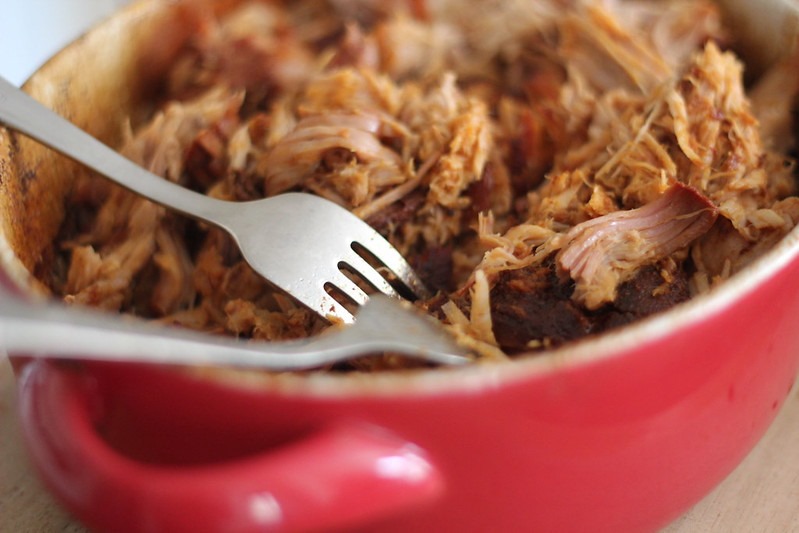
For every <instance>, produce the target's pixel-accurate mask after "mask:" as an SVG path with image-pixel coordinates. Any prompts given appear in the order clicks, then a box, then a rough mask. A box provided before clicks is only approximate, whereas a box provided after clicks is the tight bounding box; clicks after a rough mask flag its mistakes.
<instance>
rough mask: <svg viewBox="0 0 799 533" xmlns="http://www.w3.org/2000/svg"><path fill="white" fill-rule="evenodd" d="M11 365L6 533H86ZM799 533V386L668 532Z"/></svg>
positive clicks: (1, 438) (6, 369) (4, 373)
mask: <svg viewBox="0 0 799 533" xmlns="http://www.w3.org/2000/svg"><path fill="white" fill-rule="evenodd" d="M14 392H15V385H14V379H13V376H12V374H11V366H10V365H9V363H8V360H7V359H6V358H5V357H0V531H4V532H5V531H8V532H15V533H27V532H31V533H48V532H51V531H52V532H55V531H58V532H64V533H84V532H85V529H84V528H83V527H81V526H80V524H78V523H77V522H75V521H74V520H72V519H71V518H70V517H69V515H68V514H67V513H65V512H64V511H63V510H61V509H60V508H59V507H58V505H57V504H56V503H55V502H54V501H53V499H52V498H51V497H50V495H49V494H48V493H47V492H45V490H44V489H43V488H42V487H41V485H40V484H39V482H38V480H37V479H36V478H35V477H34V475H33V473H32V472H31V470H30V466H29V464H28V462H27V458H26V456H25V452H24V450H23V448H22V445H21V442H20V439H19V434H18V421H17V418H16V409H15V404H14ZM696 532H701V533H705V532H718V533H729V532H735V533H792V532H797V533H799V388H795V389H794V391H793V392H792V393H791V396H790V398H789V399H788V401H787V402H786V405H785V407H784V408H783V409H782V411H781V412H780V414H779V415H778V418H777V420H776V421H775V423H774V425H773V426H772V427H771V428H770V430H769V432H768V433H767V434H766V436H765V438H764V439H763V440H762V441H761V442H760V444H759V445H758V446H757V447H756V448H755V450H754V451H753V452H752V453H751V454H750V455H749V456H748V457H747V458H746V460H745V461H744V462H743V463H742V464H741V465H740V466H739V467H738V469H737V470H736V471H735V472H733V473H732V474H731V475H730V476H729V477H728V478H727V479H726V480H725V481H724V482H723V483H722V484H721V485H720V486H719V487H717V488H716V490H715V491H713V492H712V493H711V494H710V495H708V496H707V497H706V498H705V499H704V500H703V501H702V502H700V503H699V504H697V505H696V506H695V507H694V508H693V509H691V510H690V511H689V512H688V513H686V514H685V515H684V516H683V517H681V518H680V519H679V520H677V521H676V522H675V523H673V524H671V525H670V526H669V527H667V528H666V529H664V530H663V532H661V533H696Z"/></svg>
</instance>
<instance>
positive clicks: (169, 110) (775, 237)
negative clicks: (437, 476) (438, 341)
mask: <svg viewBox="0 0 799 533" xmlns="http://www.w3.org/2000/svg"><path fill="white" fill-rule="evenodd" d="M198 16H200V17H201V18H202V23H201V24H200V29H199V31H198V32H197V33H196V35H194V36H193V38H192V39H191V41H190V42H188V43H187V44H186V46H185V49H184V50H183V51H182V52H181V54H180V55H179V57H178V58H177V60H176V61H175V63H174V65H173V67H172V69H171V71H170V73H169V76H168V79H166V80H165V83H164V84H163V86H164V94H163V95H161V99H159V101H160V102H163V105H160V107H157V108H156V109H155V111H154V113H153V114H152V116H151V117H150V119H149V121H147V122H146V123H145V124H143V125H142V126H141V127H138V128H137V129H136V130H135V131H130V132H129V133H128V136H127V140H126V142H125V143H124V145H123V146H121V147H120V150H121V152H122V153H124V154H125V155H126V156H128V157H129V158H131V159H133V160H135V161H137V162H138V163H140V164H142V165H143V166H145V167H147V168H148V169H150V170H152V171H153V172H155V173H156V174H159V175H161V176H163V177H164V178H165V179H169V180H172V181H175V182H177V183H180V184H181V185H183V186H186V187H191V188H193V189H195V190H199V191H202V192H204V193H206V194H209V195H212V196H215V197H218V198H224V199H228V200H249V199H255V198H259V197H262V196H265V195H267V196H268V195H275V194H280V193H283V192H286V191H294V190H299V191H305V192H309V193H313V194H317V195H320V196H323V197H325V198H327V199H329V200H331V201H333V202H336V203H338V204H340V205H342V206H345V207H346V208H348V209H351V210H352V211H353V212H354V213H355V214H356V215H358V216H360V217H361V218H363V219H364V220H366V221H367V222H368V223H370V224H371V225H372V226H373V227H375V228H376V229H377V230H378V231H379V232H380V233H382V234H383V235H385V236H386V237H387V238H388V239H389V240H390V241H391V242H392V243H393V244H394V245H395V246H396V247H397V248H398V249H399V250H400V251H401V252H402V253H403V254H405V255H406V256H407V257H408V259H409V261H410V262H411V264H412V265H414V267H415V268H416V270H417V271H418V272H419V273H420V274H421V276H422V277H423V278H424V279H425V280H426V282H427V284H428V285H429V286H430V288H432V289H434V290H435V291H436V292H437V294H436V296H435V297H434V298H433V299H431V300H430V301H427V302H419V305H420V306H421V307H423V308H425V309H427V310H428V311H430V312H431V313H432V314H434V315H436V316H437V317H439V318H440V319H441V321H442V323H443V324H444V325H445V327H446V328H447V329H448V330H449V331H451V332H452V333H453V334H454V335H456V336H457V337H458V338H459V340H460V341H461V342H462V343H463V344H464V345H466V346H468V347H470V348H471V349H472V350H473V351H474V352H475V354H476V356H480V357H483V358H485V359H492V360H497V359H504V358H506V357H507V356H508V355H509V354H515V353H519V352H528V351H532V350H537V349H543V348H547V347H552V346H558V345H561V344H563V343H567V342H570V341H573V340H576V339H579V338H582V337H585V336H587V335H594V334H597V333H601V332H603V331H607V330H608V329H612V328H615V327H620V326H623V325H625V324H629V323H630V322H633V321H635V320H639V319H641V318H643V317H645V316H648V315H650V314H652V313H657V312H661V311H664V310H666V309H669V308H670V307H672V306H674V305H677V304H678V303H680V302H683V301H685V300H687V299H689V298H691V297H692V296H694V295H696V294H698V293H701V292H704V291H708V290H711V289H712V288H713V287H714V286H715V285H716V284H717V283H721V282H723V281H724V280H725V279H727V278H728V277H729V276H731V275H734V274H735V273H736V272H738V271H740V270H741V269H743V268H745V267H746V266H747V265H749V264H751V263H752V262H753V261H755V260H757V258H759V257H761V256H762V255H763V254H764V253H765V252H766V251H767V250H768V249H770V248H771V247H773V246H774V244H775V243H777V242H778V241H779V240H780V239H781V238H782V237H783V236H784V235H786V234H787V233H788V232H789V231H791V229H792V228H793V227H794V226H795V225H796V223H797V221H799V198H797V197H796V196H795V195H796V182H795V177H794V174H795V171H794V165H793V159H792V151H793V150H795V148H796V140H795V132H796V131H797V130H796V127H795V125H794V123H793V118H794V113H793V110H794V105H795V104H794V102H795V101H796V96H797V92H799V81H798V80H799V77H797V76H796V75H795V72H796V68H795V67H796V61H797V58H796V56H789V57H788V58H787V59H786V60H785V62H784V63H781V64H779V65H776V66H775V67H774V68H773V69H772V70H770V71H767V72H766V73H765V75H764V76H763V77H762V78H761V79H760V80H759V81H758V82H757V83H756V84H755V85H754V86H753V87H751V90H749V89H750V88H748V87H746V86H745V85H744V81H743V69H744V67H743V65H742V63H741V61H740V60H739V59H738V58H737V56H736V55H735V53H734V52H733V51H732V50H733V49H734V46H735V36H734V34H733V33H731V32H729V31H728V30H727V29H726V28H725V27H724V25H723V23H722V22H723V21H722V18H721V16H720V14H719V11H718V9H717V7H716V5H715V4H714V3H713V2H712V1H711V0H699V1H694V0H663V1H657V2H656V1H651V0H611V1H602V0H545V1H541V2H528V1H524V0H511V1H507V2H500V3H497V2H494V1H493V0H475V1H473V2H468V3H463V2H459V1H455V0H427V1H421V2H420V1H408V0H390V1H387V2H376V1H375V0H328V1H323V0H300V1H297V2H285V3H279V2H250V3H244V4H243V5H242V6H241V7H239V8H237V9H235V10H233V11H232V12H231V13H229V14H227V15H226V16H224V17H223V18H216V17H215V16H214V15H213V14H212V13H210V12H207V13H201V14H200V15H198ZM72 202H73V204H74V206H75V209H73V210H71V214H70V217H71V218H70V219H69V220H67V221H66V222H65V224H64V230H63V238H62V241H61V246H62V249H63V250H64V254H65V258H66V259H67V263H68V268H67V269H66V270H65V271H64V272H63V273H61V275H60V278H59V275H57V274H58V273H54V274H53V275H52V276H51V277H52V278H53V279H57V281H56V282H54V283H53V286H54V289H56V290H58V291H59V292H60V293H62V294H63V297H64V299H65V300H66V301H68V302H72V303H75V304H83V305H92V306H97V307H102V308H104V309H108V310H113V311H119V312H125V313H132V314H138V315H143V316H146V317H149V318H152V319H155V320H159V321H161V322H163V323H170V324H177V325H182V326H185V327H189V328H196V329H202V330H205V331H211V332H215V333H220V334H229V335H235V336H241V337H247V338H254V339H263V340H279V339H288V338H296V337H303V336H307V335H312V334H315V333H317V332H319V331H321V330H322V329H323V328H324V327H326V324H324V323H323V322H322V321H321V320H320V319H319V318H317V317H316V316H314V315H313V314H312V313H311V312H310V311H308V310H307V309H305V308H303V307H301V306H299V305H298V304H296V303H295V302H294V301H293V300H292V299H291V298H289V297H288V296H286V295H284V294H282V293H280V292H277V291H276V290H275V289H273V288H272V287H271V286H270V285H269V284H268V283H266V282H265V281H264V280H262V279H261V278H259V277H258V276H257V275H256V274H255V273H254V272H252V270H251V269H250V268H249V266H248V265H247V264H246V263H245V262H244V261H243V260H242V258H241V256H240V254H239V252H238V250H237V249H236V247H235V245H234V244H233V243H232V242H231V240H230V239H229V238H228V237H227V236H226V235H224V234H223V233H222V232H220V231H218V230H215V229H212V228H208V227H205V226H204V225H201V224H197V223H194V222H191V221H188V220H186V219H183V218H182V217H180V216H177V215H175V214H172V213H168V212H166V211H165V210H164V209H162V208H160V207H158V206H155V205H153V204H151V203H149V202H147V201H144V200H142V199H140V198H138V197H135V196H134V195H132V194H131V193H128V192H126V191H124V190H121V189H118V188H116V187H114V186H111V185H109V184H107V183H106V182H104V181H102V180H97V179H92V178H86V181H81V182H79V183H78V184H76V186H75V188H74V192H73V198H72ZM286 223H287V224H288V223H302V221H301V220H296V221H290V220H289V221H286ZM276 260H280V259H279V258H276ZM401 366H403V363H402V361H401V360H400V359H397V358H396V357H392V356H389V355H387V356H385V357H384V358H383V359H373V358H371V359H368V360H359V361H355V362H354V363H353V364H352V368H355V369H361V370H376V369H380V368H397V367H401ZM340 369H343V368H339V367H336V368H335V370H340Z"/></svg>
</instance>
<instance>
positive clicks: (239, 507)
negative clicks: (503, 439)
mask: <svg viewBox="0 0 799 533" xmlns="http://www.w3.org/2000/svg"><path fill="white" fill-rule="evenodd" d="M87 381H88V380H87V379H86V377H85V376H83V375H82V374H81V373H79V372H70V371H68V370H66V369H63V368H58V367H57V365H56V364H54V363H52V362H48V361H44V360H37V361H32V362H30V363H28V364H27V365H25V367H24V368H23V369H22V371H21V372H20V373H19V374H18V382H19V386H18V391H19V403H18V406H19V411H20V424H21V426H22V430H23V435H24V438H25V440H26V445H27V448H28V450H29V454H30V456H31V459H32V462H33V464H34V466H35V467H36V469H37V470H38V471H39V473H40V475H41V476H42V478H43V479H44V481H45V482H46V484H47V485H48V486H49V488H50V489H51V490H52V491H53V492H54V493H55V494H56V495H57V496H58V497H59V498H60V499H61V501H62V502H63V503H64V504H65V505H66V506H67V507H68V508H69V509H70V510H71V511H72V512H73V513H74V514H75V515H76V516H77V517H78V518H80V519H81V520H83V521H84V522H85V523H86V525H88V526H90V527H91V528H93V529H94V530H98V531H115V532H127V531H130V532H133V531H141V530H147V531H151V532H155V531H165V532H166V531H221V530H224V531H230V532H233V531H235V532H242V533H244V532H250V531H253V532H254V531H258V532H264V531H308V530H319V529H325V530H328V529H338V528H348V527H354V526H357V525H368V524H370V523H373V522H374V521H376V520H379V519H381V518H387V517H391V516H393V515H395V514H399V513H402V512H403V511H405V512H407V511H409V510H410V509H413V508H416V507H420V506H423V505H424V504H427V503H431V502H433V501H434V500H436V499H437V497H438V496H439V495H440V494H441V493H442V491H443V482H442V478H441V476H440V474H439V472H438V470H437V469H436V468H435V467H434V465H433V464H432V463H431V462H430V460H429V459H428V458H427V457H426V454H425V453H424V451H423V450H421V449H419V448H418V447H417V446H415V445H413V444H411V443H409V442H407V441H404V440H403V439H401V438H398V437H396V436H394V435H391V434H387V433H386V432H385V431H384V430H381V429H380V428H374V427H371V426H364V425H363V424H339V425H334V426H331V427H327V428H322V429H320V430H318V431H317V432H316V433H314V434H312V435H310V436H308V437H305V438H302V439H299V440H298V441H296V442H294V443H291V444H289V445H287V446H285V447H281V448H278V449H274V450H270V451H266V452H263V453H262V454H260V455H255V456H250V457H247V458H243V459H237V460H232V461H227V462H224V463H219V464H205V465H193V466H159V465H150V464H145V463H141V462H137V461H134V460H132V459H130V458H129V457H126V456H124V455H121V454H120V453H118V452H117V451H115V450H114V449H112V448H111V447H109V446H108V445H107V443H106V442H105V441H104V440H103V439H102V438H101V437H100V436H99V435H98V434H97V432H96V430H95V428H94V427H93V425H92V417H91V413H92V393H91V386H90V385H89V383H88V382H87ZM95 399H96V398H95Z"/></svg>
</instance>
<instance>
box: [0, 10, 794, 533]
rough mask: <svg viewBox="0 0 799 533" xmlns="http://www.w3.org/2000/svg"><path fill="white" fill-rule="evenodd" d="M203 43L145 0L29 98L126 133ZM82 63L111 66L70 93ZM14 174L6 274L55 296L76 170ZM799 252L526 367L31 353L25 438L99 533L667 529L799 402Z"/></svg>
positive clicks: (21, 164)
mask: <svg viewBox="0 0 799 533" xmlns="http://www.w3.org/2000/svg"><path fill="white" fill-rule="evenodd" d="M230 3H231V2H218V5H220V6H221V5H222V4H230ZM165 27H168V28H170V31H169V33H168V34H165V33H163V29H164V28H165ZM190 31H191V23H190V18H187V17H186V12H185V11H184V10H182V9H181V4H180V3H179V2H176V3H173V2H158V1H151V2H144V3H141V4H138V5H136V6H135V7H134V8H132V9H129V10H128V11H126V12H124V13H123V14H121V15H120V16H119V17H117V18H116V19H115V20H114V22H112V23H111V24H109V25H106V26H104V27H101V28H99V29H98V30H96V31H95V32H93V33H92V34H91V35H90V36H88V37H87V38H86V39H84V40H83V41H81V42H80V43H78V45H77V48H76V47H73V48H71V49H70V50H67V51H66V52H65V53H63V54H61V55H59V56H58V57H57V58H56V59H54V60H53V61H52V62H51V63H50V64H48V65H47V66H46V67H45V68H44V69H43V70H42V71H41V72H39V73H38V74H37V75H36V76H35V77H34V78H33V79H32V80H31V82H29V84H28V85H27V86H26V89H27V90H28V91H30V92H31V93H33V94H34V95H36V96H37V98H39V99H41V100H43V101H45V102H46V103H48V104H49V105H51V106H53V107H55V108H57V109H59V110H61V111H62V112H64V113H65V114H67V115H69V116H70V118H71V119H72V120H74V121H76V122H77V123H79V125H81V126H82V127H84V128H86V129H87V130H89V131H91V132H92V133H94V134H95V135H97V136H99V137H101V138H103V139H105V140H106V141H108V142H112V141H113V140H114V135H115V132H114V129H113V128H112V127H111V126H110V125H109V124H110V119H111V118H112V117H115V116H123V115H124V114H125V113H126V110H125V108H126V107H127V108H132V107H133V106H135V104H136V102H137V101H138V100H140V99H143V98H144V97H145V96H146V84H147V79H148V78H152V77H153V76H156V75H157V73H158V68H159V64H160V63H162V61H161V59H162V58H166V57H167V56H168V55H169V53H170V52H169V51H170V50H172V49H174V45H175V44H176V43H178V42H180V40H181V39H183V38H185V36H186V35H187V34H188V33H189V32H190ZM120 34H122V35H125V36H126V37H128V38H126V39H123V38H117V39H109V36H110V35H120ZM155 35H160V36H162V39H161V40H160V41H158V42H159V49H158V51H157V53H154V52H153V46H152V43H153V42H155V41H153V36H155ZM164 35H166V37H163V36H164ZM164 39H167V40H166V41H165V40H164ZM122 43H124V44H122ZM142 58H146V59H147V60H146V61H143V60H142ZM83 62H88V64H89V65H90V66H91V68H90V69H88V70H87V69H86V65H87V64H86V63H83ZM81 70H82V71H83V72H93V73H99V72H104V73H105V74H106V75H105V76H99V75H97V76H92V77H91V78H92V79H91V80H87V79H83V78H82V79H79V80H73V82H72V83H71V84H70V85H69V90H63V89H62V90H58V89H56V90H53V87H58V84H57V82H58V80H63V79H66V78H64V76H69V75H70V73H72V72H75V71H81ZM98 80H99V81H98ZM109 93H110V94H114V95H116V97H115V98H114V99H112V98H109V97H108V96H107V95H108V94H109ZM86 101H91V102H92V106H86V105H85V102H86ZM81 102H83V104H81ZM0 168H2V169H4V176H3V183H2V188H1V189H0V193H1V194H0V213H1V214H2V219H0V220H1V221H2V226H0V228H2V233H0V241H2V242H1V244H2V246H1V247H2V249H3V253H2V254H0V261H1V262H2V264H3V267H4V269H5V270H6V271H7V272H8V279H6V280H4V281H5V282H7V283H10V284H12V285H14V286H15V287H17V288H21V289H23V290H32V289H34V288H35V282H33V281H32V278H31V276H30V274H29V272H30V271H32V270H34V269H33V266H32V265H34V264H35V263H36V258H37V257H38V256H41V254H43V253H45V252H44V250H46V247H47V246H48V243H50V242H52V239H53V237H54V235H55V231H57V227H58V222H59V219H58V217H59V214H58V209H59V208H57V207H53V208H50V209H41V208H38V209H32V208H31V206H42V205H45V206H57V205H58V202H57V199H58V198H59V195H60V194H63V190H64V187H63V186H59V185H58V184H59V183H61V181H59V176H63V175H66V174H68V173H69V172H67V171H66V170H69V171H70V172H72V171H74V169H73V168H68V169H66V168H65V166H64V163H63V162H61V160H60V159H57V158H56V157H55V156H53V155H52V154H50V153H49V152H47V151H46V150H44V149H40V148H39V147H37V146H35V145H33V144H31V143H27V142H26V141H24V140H23V139H18V138H15V137H13V136H7V137H3V138H1V139H0ZM30 169H36V171H35V172H30ZM62 181H63V180H62ZM798 239H799V233H797V230H795V231H794V232H793V233H791V234H790V235H789V237H788V238H786V239H785V240H784V241H783V242H782V243H781V244H780V245H779V246H778V247H776V248H775V249H774V250H772V251H771V252H770V253H769V254H768V255H767V256H765V257H764V258H762V260H760V261H759V262H758V263H757V264H756V265H753V266H752V267H751V268H750V269H749V270H747V271H745V272H743V273H741V274H740V275H738V276H737V277H736V278H734V279H733V280H731V281H730V282H728V283H727V284H725V285H723V286H721V287H719V288H718V289H717V290H715V291H714V292H713V293H711V294H709V295H706V296H702V297H699V298H697V299H695V300H693V301H692V302H690V303H689V304H687V305H684V306H680V307H679V308H676V309H674V310H672V311H670V312H667V313H664V314H662V315H660V316H657V317H654V318H651V319H648V320H646V321H643V322H641V323H639V324H636V325H635V326H632V327H629V328H626V329H625V330H623V331H621V332H617V333H611V334H609V335H605V336H603V337H601V338H598V339H595V340H589V341H584V342H580V343H577V344H574V345H572V346H570V347H568V348H566V349H562V350H559V351H556V352H553V353H550V354H546V355H543V356H541V357H537V358H529V359H526V360H520V361H515V362H513V363H511V364H502V365H492V366H479V367H472V368H464V369H457V370H437V371H432V372H423V373H412V374H381V375H368V376H332V375H321V374H320V375H313V376H305V377H303V376H266V375H244V374H238V373H225V374H223V375H219V374H216V375H213V376H212V375H210V374H204V375H200V374H189V373H186V372H182V371H176V370H175V369H169V368H160V367H152V366H145V365H121V364H98V363H91V364H89V363H82V364H59V363H55V362H50V361H46V360H28V359H24V358H22V356H23V355H24V354H15V355H17V356H18V357H17V358H16V359H15V366H16V369H17V373H18V378H19V395H20V398H19V409H20V419H21V421H22V427H23V433H24V438H25V442H26V445H27V447H28V449H29V451H30V456H31V458H32V461H33V464H34V466H35V467H36V469H37V470H38V472H39V474H40V475H41V477H42V478H43V480H44V481H45V482H46V484H47V485H48V486H49V488H50V489H51V490H52V492H53V493H54V494H55V495H56V497H57V498H58V499H59V500H60V501H61V502H62V503H63V504H64V505H65V506H66V507H67V508H68V509H70V510H71V511H72V512H73V513H74V514H75V516H76V517H78V518H79V519H80V520H82V521H83V522H85V523H86V524H87V525H88V526H89V527H91V528H92V529H94V530H98V531H115V532H126V531H131V532H133V531H142V530H146V531H236V532H249V531H265V530H267V531H268V530H274V531H307V530H341V529H347V530H368V531H398V532H400V531H402V532H405V531H431V532H432V531H475V532H482V531H593V532H601V531H609V532H617V531H625V532H629V531H647V530H653V529H656V528H658V527H660V526H662V525H665V524H666V523H667V522H668V521H670V520H671V519H673V518H675V517H676V516H678V515H679V514H680V513H681V512H683V511H684V510H685V509H687V507H689V506H690V505H691V504H693V503H694V502H696V501H697V500H698V499H700V498H701V497H702V496H703V495H704V494H706V493H707V492H708V491H709V490H710V489H711V488H712V487H713V486H714V485H715V484H717V483H718V482H719V481H720V480H721V479H723V478H724V477H725V476H726V475H727V474H728V473H729V472H730V471H731V470H732V469H733V468H734V467H735V465H737V463H738V462H739V461H740V460H741V459H742V458H743V457H744V455H745V454H746V453H747V452H748V451H749V450H750V449H751V448H752V446H753V445H754V444H755V443H756V442H757V440H758V439H759V438H760V436H761V435H762V434H763V432H764V431H765V429H766V428H767V426H768V425H769V423H770V422H771V421H772V419H773V418H774V416H775V415H776V412H777V410H778V409H779V407H780V406H781V404H782V402H783V400H784V399H785V397H786V395H787V394H788V392H789V390H790V387H791V385H792V383H793V381H794V377H795V375H796V372H797V369H798V368H799V333H797V331H796V328H795V326H794V323H793V317H795V316H797V314H799V242H797V240H798ZM9 252H13V254H11V253H9Z"/></svg>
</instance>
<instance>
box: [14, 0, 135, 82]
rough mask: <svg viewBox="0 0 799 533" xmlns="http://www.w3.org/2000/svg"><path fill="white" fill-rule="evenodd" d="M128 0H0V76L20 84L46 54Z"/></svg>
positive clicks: (46, 56) (55, 49)
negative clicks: (0, 7)
mask: <svg viewBox="0 0 799 533" xmlns="http://www.w3.org/2000/svg"><path fill="white" fill-rule="evenodd" d="M127 1H128V0H1V1H0V4H1V5H2V13H1V14H0V76H2V77H4V78H5V79H7V80H8V81H10V82H12V83H14V84H15V85H20V84H21V83H22V82H23V81H25V80H26V79H27V78H28V76H30V75H31V74H32V73H33V72H34V71H35V70H36V69H37V68H38V67H39V66H40V65H41V64H42V63H44V61H46V60H47V58H48V57H50V56H51V55H53V53H55V52H56V51H57V50H58V49H59V48H61V47H63V46H64V45H65V44H67V43H69V42H70V41H72V40H73V39H75V38H76V37H78V36H79V35H80V34H81V33H83V32H84V31H85V30H86V29H87V28H89V27H90V26H92V25H93V24H95V23H97V22H98V21H100V20H102V19H103V18H105V17H107V16H108V15H110V14H111V13H112V12H113V11H114V10H115V9H117V8H119V7H120V6H122V5H123V4H125V3H127Z"/></svg>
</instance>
